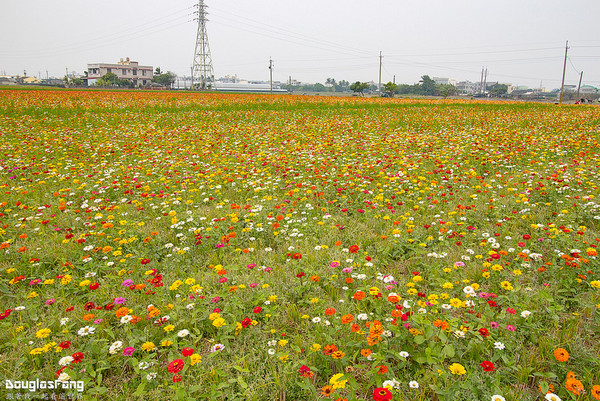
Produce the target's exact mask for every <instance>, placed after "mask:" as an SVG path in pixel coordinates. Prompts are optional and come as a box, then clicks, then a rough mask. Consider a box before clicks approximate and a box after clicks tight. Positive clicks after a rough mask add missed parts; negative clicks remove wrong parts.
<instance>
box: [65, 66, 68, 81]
mask: <svg viewBox="0 0 600 401" xmlns="http://www.w3.org/2000/svg"><path fill="white" fill-rule="evenodd" d="M65 71H66V72H67V78H69V67H65Z"/></svg>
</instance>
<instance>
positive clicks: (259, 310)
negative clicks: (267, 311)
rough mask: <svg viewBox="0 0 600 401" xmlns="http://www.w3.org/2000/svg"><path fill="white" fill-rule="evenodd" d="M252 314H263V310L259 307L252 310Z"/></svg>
mask: <svg viewBox="0 0 600 401" xmlns="http://www.w3.org/2000/svg"><path fill="white" fill-rule="evenodd" d="M252 312H254V313H260V312H262V308H261V307H260V306H257V307H256V308H254V309H253V310H252Z"/></svg>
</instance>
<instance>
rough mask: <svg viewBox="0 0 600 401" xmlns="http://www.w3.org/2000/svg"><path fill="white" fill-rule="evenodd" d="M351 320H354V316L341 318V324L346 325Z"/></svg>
mask: <svg viewBox="0 0 600 401" xmlns="http://www.w3.org/2000/svg"><path fill="white" fill-rule="evenodd" d="M353 320H354V316H352V315H350V314H348V315H344V316H342V323H343V324H348V323H350V322H351V321H353Z"/></svg>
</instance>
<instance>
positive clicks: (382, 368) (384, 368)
mask: <svg viewBox="0 0 600 401" xmlns="http://www.w3.org/2000/svg"><path fill="white" fill-rule="evenodd" d="M377 367H378V368H379V370H377V374H378V375H383V374H385V373H387V371H388V368H387V366H385V365H380V366H377Z"/></svg>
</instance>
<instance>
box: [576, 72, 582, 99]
mask: <svg viewBox="0 0 600 401" xmlns="http://www.w3.org/2000/svg"><path fill="white" fill-rule="evenodd" d="M582 78H583V71H581V74H579V85H578V86H577V100H579V89H581V79H582Z"/></svg>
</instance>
